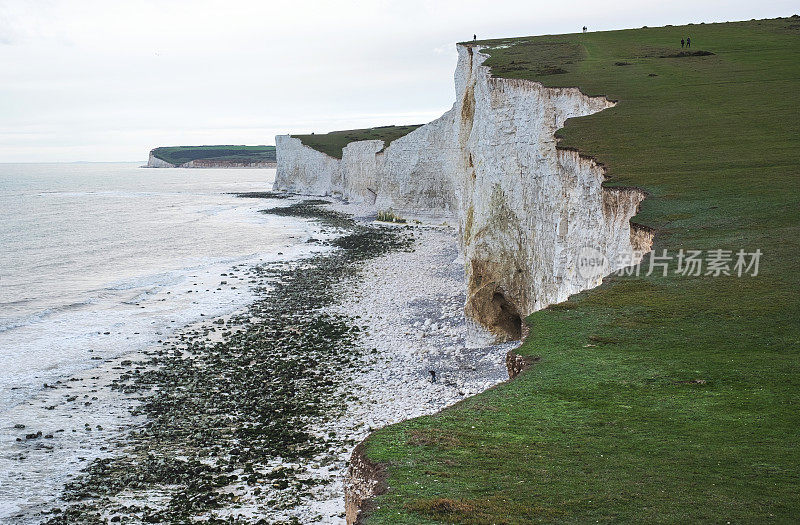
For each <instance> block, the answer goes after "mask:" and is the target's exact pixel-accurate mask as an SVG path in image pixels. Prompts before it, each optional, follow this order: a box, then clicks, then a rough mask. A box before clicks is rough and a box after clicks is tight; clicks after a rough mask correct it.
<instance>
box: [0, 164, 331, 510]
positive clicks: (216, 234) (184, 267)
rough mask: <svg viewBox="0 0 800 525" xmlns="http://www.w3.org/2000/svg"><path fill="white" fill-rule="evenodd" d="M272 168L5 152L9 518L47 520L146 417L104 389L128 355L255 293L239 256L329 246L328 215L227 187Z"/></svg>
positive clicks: (0, 407) (257, 187)
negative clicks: (70, 161) (161, 165)
mask: <svg viewBox="0 0 800 525" xmlns="http://www.w3.org/2000/svg"><path fill="white" fill-rule="evenodd" d="M273 177H274V170H246V171H245V170H227V171H226V170H140V169H138V168H136V167H135V166H133V165H125V164H104V165H95V164H89V165H63V166H58V165H46V166H45V165H2V164H0V245H1V246H3V250H1V251H0V305H2V306H1V308H2V309H1V310H0V521H3V522H6V521H11V520H12V518H13V517H14V516H19V517H17V518H13V520H14V521H15V522H19V523H28V522H36V521H37V520H36V519H35V517H33V515H32V514H31V511H32V509H36V508H37V507H40V506H41V505H42V504H44V503H46V502H48V501H51V500H52V499H53V498H54V497H56V496H58V495H59V493H60V491H61V488H62V486H63V484H64V482H65V481H66V480H67V479H69V477H70V476H72V475H74V474H75V473H76V472H77V471H78V470H80V468H82V467H83V466H85V465H86V464H87V462H88V461H90V460H91V459H92V458H94V457H98V456H100V455H102V454H103V453H104V451H103V448H104V446H105V445H107V444H108V443H109V441H111V440H114V439H117V438H119V437H121V436H122V434H123V432H124V430H125V429H126V428H129V427H130V425H131V424H133V423H135V420H134V419H132V418H131V416H130V414H129V408H130V401H128V400H126V399H125V396H124V395H123V394H120V393H119V392H115V391H112V390H111V389H108V388H105V386H106V385H108V383H109V382H110V381H111V380H112V379H114V377H115V376H116V371H115V370H114V366H116V365H118V364H119V362H120V361H121V360H123V359H130V358H131V357H132V356H135V355H137V352H140V351H142V350H144V349H146V348H149V347H152V346H153V345H158V344H159V341H160V340H165V339H167V338H168V337H169V336H170V334H171V333H173V331H175V330H177V329H180V328H182V327H184V326H186V325H188V324H191V323H194V322H197V321H200V320H203V319H208V318H211V317H216V316H221V315H227V314H230V313H232V312H234V311H236V310H239V309H241V308H242V307H244V306H245V305H246V304H248V303H249V302H250V301H251V300H252V299H253V295H252V293H251V291H250V289H249V283H248V279H247V278H246V277H245V275H244V273H243V272H241V271H238V270H237V268H239V269H242V270H243V269H244V268H246V267H249V266H252V265H255V264H258V263H261V262H270V261H276V260H285V259H291V258H297V257H303V256H307V255H309V254H311V253H313V252H315V251H319V250H321V249H322V248H321V247H320V245H318V244H313V243H307V242H306V241H307V240H308V239H309V238H311V237H312V236H313V237H316V238H321V237H323V235H321V233H320V232H319V231H318V228H317V227H316V226H315V225H313V224H309V223H308V222H306V221H301V220H298V219H292V218H284V217H278V216H273V215H265V214H262V213H259V210H261V209H264V208H267V207H273V206H276V205H282V204H283V203H282V202H281V201H277V200H264V199H242V198H238V197H236V196H235V195H231V194H229V193H228V192H238V191H263V189H264V188H266V187H269V186H270V184H271V179H272V178H273ZM48 186H52V187H48ZM222 274H225V275H222ZM45 385H47V386H45ZM76 395H77V396H78V398H77V399H74V400H72V401H69V399H70V398H72V397H73V396H76ZM84 396H85V397H84ZM87 403H88V404H87ZM15 425H24V426H25V428H24V429H23V428H15ZM87 425H88V426H87ZM98 427H101V428H102V429H103V430H102V431H99V430H98ZM59 430H61V431H62V432H59ZM39 431H41V432H42V437H39V438H35V439H30V440H29V439H26V438H25V436H26V435H27V434H35V433H36V432H39ZM47 435H52V437H51V438H45V436H47ZM18 439H20V441H18Z"/></svg>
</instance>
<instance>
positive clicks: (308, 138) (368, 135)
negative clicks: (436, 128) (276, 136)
mask: <svg viewBox="0 0 800 525" xmlns="http://www.w3.org/2000/svg"><path fill="white" fill-rule="evenodd" d="M421 125H422V124H412V125H409V126H379V127H377V128H366V129H346V130H342V131H331V132H330V133H325V134H322V135H315V134H314V135H292V136H293V137H295V138H298V139H300V141H301V142H302V143H303V144H305V145H306V146H308V147H310V148H314V149H315V150H317V151H321V152H322V153H325V154H326V155H330V156H331V157H335V158H337V159H341V158H342V148H344V147H345V146H347V145H348V144H350V143H351V142H356V141H358V140H382V141H383V142H384V147H385V145H386V144H389V143H391V142H393V141H395V140H397V139H399V138H400V137H403V136H405V135H408V134H409V133H411V132H412V131H414V130H415V129H417V128H418V127H420V126H421Z"/></svg>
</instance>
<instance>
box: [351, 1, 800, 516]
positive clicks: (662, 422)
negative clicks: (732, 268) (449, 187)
mask: <svg viewBox="0 0 800 525" xmlns="http://www.w3.org/2000/svg"><path fill="white" fill-rule="evenodd" d="M686 36H690V37H691V39H692V50H695V51H696V50H703V51H708V52H710V53H713V54H708V55H704V56H681V57H675V56H670V55H675V54H677V53H679V52H680V51H681V48H680V39H681V38H682V37H686ZM478 44H479V45H482V46H498V45H500V47H495V48H494V49H490V50H489V51H488V53H489V54H490V55H491V58H490V59H489V61H488V62H487V65H489V66H491V67H492V68H493V69H492V71H493V74H494V75H496V76H502V77H510V78H527V79H532V80H538V81H540V82H543V83H544V84H546V85H548V86H579V87H580V88H581V89H582V90H583V91H584V92H585V93H587V94H591V95H599V94H603V95H607V96H608V97H609V98H611V99H614V100H617V101H619V104H618V105H617V106H616V107H614V108H611V109H608V110H606V111H602V112H600V113H597V114H595V115H592V116H589V117H584V118H580V119H573V120H571V121H569V122H568V123H567V125H566V127H565V128H564V129H563V130H561V131H560V133H559V135H560V137H562V142H561V145H562V146H568V147H574V148H578V149H580V150H581V152H583V153H585V154H589V155H593V156H595V157H596V158H597V159H598V160H599V161H600V162H602V163H604V164H605V165H606V166H607V168H608V172H609V174H610V175H611V179H610V180H609V181H608V184H609V185H626V186H638V187H640V188H644V189H646V190H647V191H648V192H649V193H650V197H649V198H648V199H647V200H646V201H645V202H644V203H643V205H642V209H641V213H639V215H637V216H636V217H635V218H634V220H635V221H636V222H639V223H641V224H645V225H648V226H651V227H653V228H655V230H656V232H657V234H656V238H655V244H654V249H655V250H656V251H657V253H659V254H661V253H662V250H664V249H666V250H668V254H672V255H673V256H674V255H677V253H678V250H680V249H684V250H703V251H704V252H703V253H704V255H705V254H707V251H708V250H715V249H723V250H732V251H733V252H734V254H735V252H736V251H738V250H739V249H744V250H745V251H747V252H754V251H755V250H756V249H760V250H761V252H763V255H762V257H761V260H760V268H759V273H758V275H757V276H755V277H753V276H751V275H746V276H742V277H737V276H736V275H731V276H725V275H721V276H717V277H715V276H713V275H700V276H684V275H680V274H675V273H674V270H675V269H676V268H677V266H676V262H675V261H673V262H672V265H671V266H670V272H669V275H667V276H666V277H664V276H662V275H661V274H660V271H659V272H656V273H654V274H653V275H651V276H649V277H648V276H645V275H640V276H627V277H623V276H614V277H611V278H608V279H607V280H606V281H605V282H604V284H603V285H602V286H601V287H599V288H597V289H594V290H591V291H589V292H585V293H582V294H580V295H578V296H575V297H572V298H570V300H569V301H568V302H567V303H562V304H561V305H556V306H553V307H550V308H548V309H546V310H543V311H540V312H536V313H535V314H533V315H531V316H529V318H528V319H527V322H528V324H529V325H530V329H531V330H530V336H529V337H528V338H527V340H526V341H525V342H524V344H523V346H522V347H521V348H520V350H518V351H519V352H520V353H522V354H524V355H528V356H538V357H540V358H541V360H539V361H538V362H537V363H535V364H534V365H532V367H531V368H530V369H529V370H528V371H526V372H524V373H522V374H521V375H520V376H519V377H517V378H516V379H515V380H513V381H510V382H508V383H505V384H503V385H500V386H498V387H496V388H494V389H491V390H489V391H487V392H485V393H483V394H481V395H478V396H476V397H473V398H470V399H468V400H466V401H464V402H462V403H460V404H458V405H456V406H455V407H452V408H450V409H448V410H445V411H443V412H442V413H440V414H437V415H434V416H430V417H423V418H418V419H414V420H411V421H408V422H405V423H401V424H398V425H394V426H391V427H388V428H385V429H383V430H380V431H378V432H377V433H375V434H373V435H372V436H371V437H370V439H369V440H368V442H367V454H368V456H369V457H370V458H372V459H373V460H376V461H380V462H383V463H385V464H386V465H387V469H388V470H387V472H388V479H387V484H388V486H389V490H388V492H387V493H386V494H385V495H383V496H380V497H379V498H377V499H376V500H375V505H376V508H375V509H374V510H373V512H372V513H371V516H370V519H369V520H368V523H371V524H389V523H391V524H396V523H409V524H412V523H413V524H421V523H476V524H477V523H529V522H571V523H589V522H592V523H595V522H609V521H623V522H643V523H691V522H696V521H701V522H714V523H726V522H730V523H756V522H758V523H763V522H776V523H786V522H796V521H798V520H800V448H799V446H800V413H799V410H800V304H799V302H798V293H799V292H800V278H798V272H799V271H800V268H798V262H800V257H798V249H800V243H799V242H798V238H800V213H799V211H800V209H799V208H800V191H798V190H800V111H799V110H798V108H800V18H796V17H793V18H784V19H777V20H763V21H750V22H742V23H728V24H701V25H690V26H683V27H662V28H642V29H636V30H625V31H611V32H599V33H587V34H572V35H561V36H543V37H531V38H519V39H508V40H502V41H484V42H478ZM505 45H510V47H503V46H505ZM662 57H663V58H662ZM643 270H644V273H646V270H647V267H646V265H645V267H644V269H643ZM703 273H705V267H704V269H703Z"/></svg>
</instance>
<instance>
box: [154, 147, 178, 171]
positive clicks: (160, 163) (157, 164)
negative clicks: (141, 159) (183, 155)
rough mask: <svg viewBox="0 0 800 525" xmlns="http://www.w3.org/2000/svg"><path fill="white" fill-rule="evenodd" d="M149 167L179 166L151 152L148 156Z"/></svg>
mask: <svg viewBox="0 0 800 525" xmlns="http://www.w3.org/2000/svg"><path fill="white" fill-rule="evenodd" d="M147 167H148V168H177V166H175V164H170V163H169V162H167V161H165V160H161V159H159V158H158V157H156V156H155V155H153V152H152V151H151V152H150V156H149V157H148V158H147Z"/></svg>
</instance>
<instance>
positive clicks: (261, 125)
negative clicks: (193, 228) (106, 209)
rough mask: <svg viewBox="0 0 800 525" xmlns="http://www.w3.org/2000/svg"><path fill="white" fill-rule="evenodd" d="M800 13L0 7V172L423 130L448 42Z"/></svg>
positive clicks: (389, 4)
mask: <svg viewBox="0 0 800 525" xmlns="http://www.w3.org/2000/svg"><path fill="white" fill-rule="evenodd" d="M795 11H797V4H796V1H793V2H789V1H774V2H765V1H753V0H748V1H724V2H723V1H697V0H693V1H684V0H672V1H669V2H664V1H663V0H659V1H655V2H646V1H631V0H624V1H616V2H614V1H612V2H598V1H597V0H592V1H566V0H561V1H554V0H550V1H536V0H522V1H510V0H509V1H505V0H481V1H478V2H472V1H468V0H456V1H449V0H448V1H435V0H429V1H415V0H398V1H382V0H370V1H365V2H344V1H336V2H312V1H298V0H294V1H292V0H288V1H287V0H284V1H281V2H269V1H264V0H255V1H245V0H223V1H217V0H158V1H147V0H140V1H133V0H131V1H123V0H97V1H94V0H72V1H66V0H64V1H61V0H18V1H17V0H0V162H37V161H38V162H49V161H80V160H85V161H117V160H119V161H123V160H125V161H128V160H131V161H132V160H136V161H138V160H144V159H146V157H147V152H148V151H149V150H150V149H151V148H153V147H155V146H159V145H181V144H274V143H275V142H274V141H275V139H274V136H275V135H276V134H283V133H303V132H310V131H316V132H325V131H330V130H335V129H347V128H357V127H369V126H374V125H382V124H410V123H422V122H427V121H429V120H432V119H434V118H436V117H438V116H439V115H440V114H441V113H443V112H444V111H446V110H447V109H448V108H449V107H450V106H451V105H452V103H453V98H454V94H453V80H452V77H453V70H454V67H455V64H456V53H455V42H457V41H461V40H467V39H469V38H471V37H472V34H473V33H477V34H478V38H495V37H505V36H524V35H535V34H547V33H567V32H575V31H578V30H580V27H581V26H583V25H584V24H586V25H587V26H588V27H589V29H590V30H606V29H622V28H629V27H641V26H643V25H649V26H659V25H665V24H683V23H689V22H701V21H707V22H711V21H726V20H747V19H751V18H771V17H776V16H788V15H791V14H793V13H794V12H795Z"/></svg>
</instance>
